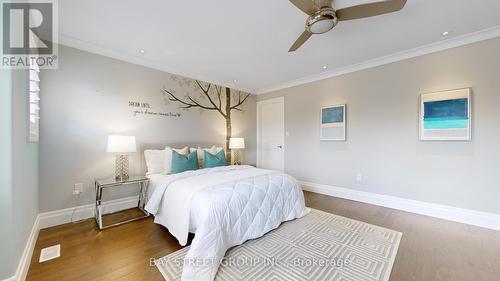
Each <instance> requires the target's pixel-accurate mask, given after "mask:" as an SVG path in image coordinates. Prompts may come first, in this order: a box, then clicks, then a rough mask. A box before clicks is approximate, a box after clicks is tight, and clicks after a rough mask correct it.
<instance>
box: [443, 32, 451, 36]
mask: <svg viewBox="0 0 500 281" xmlns="http://www.w3.org/2000/svg"><path fill="white" fill-rule="evenodd" d="M448 34H450V32H449V31H445V32H443V33H441V35H443V36H446V35H448Z"/></svg>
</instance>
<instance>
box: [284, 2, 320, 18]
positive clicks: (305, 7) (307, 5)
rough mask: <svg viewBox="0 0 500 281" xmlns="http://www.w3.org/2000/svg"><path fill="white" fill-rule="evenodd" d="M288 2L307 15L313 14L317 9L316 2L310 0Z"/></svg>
mask: <svg viewBox="0 0 500 281" xmlns="http://www.w3.org/2000/svg"><path fill="white" fill-rule="evenodd" d="M290 2H292V4H294V5H295V7H297V8H299V9H300V10H301V11H302V12H304V13H306V14H308V15H309V16H312V15H314V13H316V12H317V11H318V10H319V8H318V6H317V5H316V3H315V2H314V1H312V0H290Z"/></svg>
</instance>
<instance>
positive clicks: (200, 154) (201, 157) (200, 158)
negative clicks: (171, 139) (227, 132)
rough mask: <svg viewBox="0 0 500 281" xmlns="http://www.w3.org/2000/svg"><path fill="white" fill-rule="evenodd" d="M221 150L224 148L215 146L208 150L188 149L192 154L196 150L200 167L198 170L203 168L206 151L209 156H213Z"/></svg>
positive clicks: (199, 148)
mask: <svg viewBox="0 0 500 281" xmlns="http://www.w3.org/2000/svg"><path fill="white" fill-rule="evenodd" d="M223 149H224V148H222V147H220V146H219V147H216V146H215V145H213V146H212V147H210V148H201V147H198V148H194V147H191V148H190V149H189V152H190V153H192V152H193V151H195V150H197V152H196V154H197V155H198V165H199V166H200V168H203V167H204V166H205V151H207V152H208V153H210V154H213V155H215V154H217V153H219V152H220V151H221V150H223Z"/></svg>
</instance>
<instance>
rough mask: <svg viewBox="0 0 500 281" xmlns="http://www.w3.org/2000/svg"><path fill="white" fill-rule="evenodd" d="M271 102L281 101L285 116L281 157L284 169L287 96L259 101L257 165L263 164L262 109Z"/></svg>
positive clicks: (283, 117)
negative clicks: (261, 138)
mask: <svg viewBox="0 0 500 281" xmlns="http://www.w3.org/2000/svg"><path fill="white" fill-rule="evenodd" d="M269 103H281V106H282V107H283V116H281V118H282V119H283V133H282V136H283V138H282V140H281V143H282V146H283V148H282V150H283V159H281V161H282V163H283V170H284V169H285V148H286V146H285V97H284V96H281V97H277V98H272V99H266V100H261V101H257V167H260V166H261V161H262V156H261V151H262V150H261V148H262V143H261V140H260V137H261V133H260V130H261V127H262V126H261V121H262V120H261V110H262V105H264V104H269Z"/></svg>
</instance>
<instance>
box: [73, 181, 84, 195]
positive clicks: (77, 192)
mask: <svg viewBox="0 0 500 281" xmlns="http://www.w3.org/2000/svg"><path fill="white" fill-rule="evenodd" d="M82 193H83V183H75V185H74V186H73V195H75V196H78V195H80V194H82Z"/></svg>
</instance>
